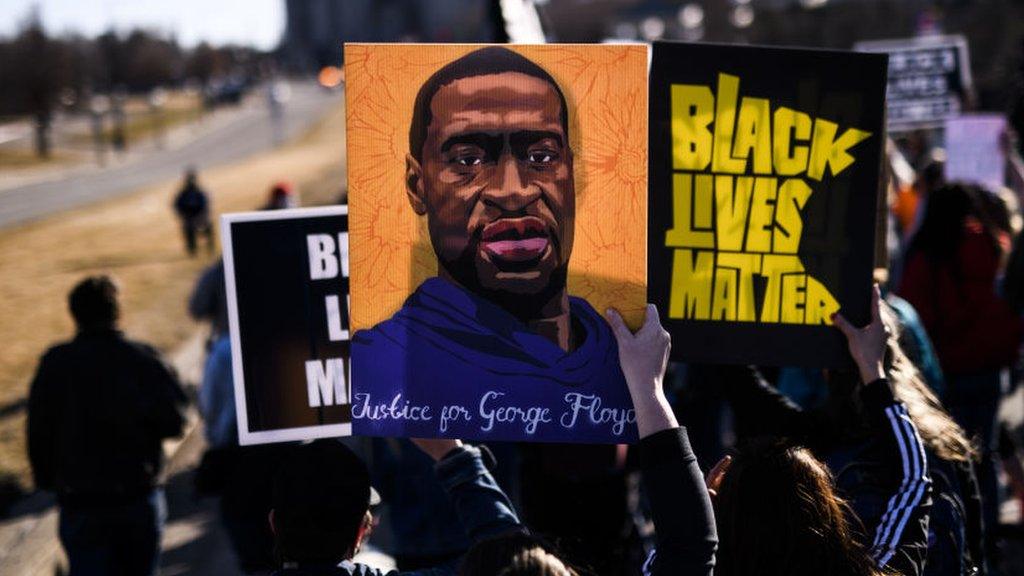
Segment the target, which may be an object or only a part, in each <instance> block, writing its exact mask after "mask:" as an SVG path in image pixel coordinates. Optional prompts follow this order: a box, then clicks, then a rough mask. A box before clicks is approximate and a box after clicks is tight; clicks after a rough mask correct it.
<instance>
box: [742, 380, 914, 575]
mask: <svg viewBox="0 0 1024 576" xmlns="http://www.w3.org/2000/svg"><path fill="white" fill-rule="evenodd" d="M722 375H723V376H724V377H723V385H724V386H725V388H726V396H727V397H728V399H729V400H730V403H731V405H732V407H733V411H734V413H735V415H736V421H737V429H738V430H741V431H742V432H741V435H749V436H781V437H787V438H789V439H791V440H794V441H796V442H798V443H801V444H804V445H805V446H808V447H810V448H811V449H812V450H813V451H814V453H815V455H816V456H817V457H818V458H819V459H821V460H823V461H824V462H825V463H826V464H827V465H828V466H829V468H831V470H832V472H833V474H834V475H835V477H836V487H837V488H838V491H839V493H840V495H842V496H843V497H844V498H846V499H847V501H849V503H850V505H851V507H852V508H853V510H854V512H855V513H856V515H857V518H853V519H851V520H853V521H854V524H855V525H858V524H859V525H861V526H863V527H864V529H865V530H866V531H867V534H865V538H866V541H865V542H863V543H864V545H865V546H866V547H867V548H869V550H870V552H871V556H872V558H873V559H874V560H875V562H876V564H877V565H878V566H879V568H884V569H886V570H888V571H890V572H895V573H896V574H900V575H901V576H920V575H921V574H923V572H924V565H925V559H926V556H927V552H928V517H929V511H930V508H931V493H932V489H931V485H932V480H931V477H930V475H929V464H928V458H927V456H926V451H925V449H924V445H923V443H922V441H921V438H920V437H919V436H918V434H917V428H916V427H915V426H914V424H913V422H912V421H911V420H910V416H909V415H908V414H907V411H906V407H905V406H904V405H903V404H902V403H900V402H897V401H896V399H895V398H894V397H893V393H892V389H891V387H890V386H889V383H888V381H886V380H877V381H875V382H871V383H869V384H866V385H864V386H859V387H857V388H855V390H856V394H855V396H854V397H853V398H849V399H847V400H846V401H844V402H836V403H834V404H835V405H836V406H852V405H854V404H859V405H860V406H861V409H860V410H859V411H848V410H844V409H842V408H841V407H840V408H837V409H835V410H832V409H823V410H818V411H806V412H805V411H803V410H802V409H800V408H799V407H798V406H796V405H795V404H793V403H792V402H790V401H789V400H788V399H787V398H785V397H784V396H782V395H781V394H780V393H779V392H778V391H776V390H775V389H774V388H772V387H771V386H770V385H769V384H768V383H767V382H765V381H764V379H763V378H761V377H760V374H759V373H758V372H757V371H756V370H751V369H746V368H739V367H736V368H722ZM832 393H833V394H837V393H838V392H837V391H835V390H833V392H832Z"/></svg>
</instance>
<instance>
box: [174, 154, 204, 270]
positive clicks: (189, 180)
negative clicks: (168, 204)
mask: <svg viewBox="0 0 1024 576" xmlns="http://www.w3.org/2000/svg"><path fill="white" fill-rule="evenodd" d="M196 179H197V177H196V171H195V168H189V169H188V170H186V171H185V184H184V185H183V186H182V187H181V191H179V192H178V195H177V196H176V197H175V198H174V211H175V213H177V214H178V219H179V220H181V230H182V233H183V234H184V235H185V249H186V250H187V251H188V255H189V256H195V255H196V235H197V234H202V235H204V236H205V237H206V251H207V252H209V253H210V254H213V226H212V225H211V224H210V200H209V196H208V195H207V194H206V192H205V191H204V190H203V189H202V188H200V187H199V184H198V183H197V182H196Z"/></svg>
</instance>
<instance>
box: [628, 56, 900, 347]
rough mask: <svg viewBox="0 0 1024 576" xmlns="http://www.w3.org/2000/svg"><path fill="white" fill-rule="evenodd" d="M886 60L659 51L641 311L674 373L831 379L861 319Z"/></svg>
mask: <svg viewBox="0 0 1024 576" xmlns="http://www.w3.org/2000/svg"><path fill="white" fill-rule="evenodd" d="M884 87H885V56H884V55H880V54H859V53H853V52H831V51H816V50H793V49H779V48H765V47H747V46H722V45H712V44H699V45H698V44H672V43H655V45H654V60H653V64H652V68H651V92H650V98H651V118H650V126H651V131H650V137H651V140H650V146H649V148H650V175H651V188H650V192H651V194H650V200H649V206H650V210H649V214H650V217H649V227H648V242H649V250H648V298H649V299H650V301H651V302H654V303H655V304H656V305H657V306H658V308H659V310H660V312H661V318H662V321H663V323H664V324H665V326H666V328H667V329H668V331H669V332H670V333H671V334H672V356H673V358H677V359H681V360H687V361H698V362H722V363H756V364H766V365H776V366H778V365H805V366H837V365H845V364H846V363H847V362H848V361H849V360H848V356H847V352H846V343H845V341H844V339H843V337H842V335H841V334H840V333H839V331H838V330H836V329H834V328H832V327H831V326H830V324H831V315H832V314H833V313H834V312H838V311H839V310H842V312H843V314H844V315H846V316H847V318H849V319H850V320H851V321H852V322H854V323H855V324H857V325H863V324H865V323H866V322H867V320H868V315H869V308H868V306H869V304H870V290H871V274H872V268H873V264H874V248H875V225H876V224H875V220H876V211H875V207H876V202H877V194H878V188H879V177H878V176H879V167H880V161H881V157H880V155H881V149H882V148H881V146H882V143H883V142H884V141H885V138H884V133H883V127H882V105H883V98H884Z"/></svg>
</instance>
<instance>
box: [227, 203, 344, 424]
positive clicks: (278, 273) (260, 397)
mask: <svg viewBox="0 0 1024 576" xmlns="http://www.w3.org/2000/svg"><path fill="white" fill-rule="evenodd" d="M347 214H348V209H347V207H346V206H331V207H324V208H301V209H293V210H273V211H265V212H247V213H238V214H225V215H223V216H222V217H221V232H222V236H223V239H224V276H225V281H226V288H227V298H228V318H229V322H230V326H231V359H232V368H233V376H234V384H235V406H236V408H237V415H238V438H239V442H240V443H241V444H262V443H268V442H284V441H289V440H306V439H311V438H325V437H332V436H347V435H349V434H351V429H352V425H351V407H350V406H349V398H350V395H351V386H350V383H349V380H350V378H349V377H350V367H349V346H350V337H349V322H348V319H349V313H348V272H349V270H348V215H347Z"/></svg>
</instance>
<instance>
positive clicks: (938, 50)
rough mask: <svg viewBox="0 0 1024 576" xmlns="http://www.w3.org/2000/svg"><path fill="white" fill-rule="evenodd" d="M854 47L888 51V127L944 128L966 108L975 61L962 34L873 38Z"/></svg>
mask: <svg viewBox="0 0 1024 576" xmlns="http://www.w3.org/2000/svg"><path fill="white" fill-rule="evenodd" d="M854 48H855V49H857V50H861V51H864V52H883V53H886V54H888V55H889V69H888V77H889V81H888V88H887V94H886V124H887V126H888V129H889V132H892V133H895V132H906V131H910V130H916V129H921V128H941V127H942V124H943V122H944V121H945V120H946V119H947V118H953V117H955V116H957V115H959V114H960V111H961V110H962V109H963V107H964V101H965V100H966V99H967V98H968V95H969V94H970V90H971V61H970V58H969V57H968V54H967V40H966V39H965V38H964V37H963V36H921V37H918V38H906V39H900V40H872V41H868V42H858V43H856V44H855V45H854Z"/></svg>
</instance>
